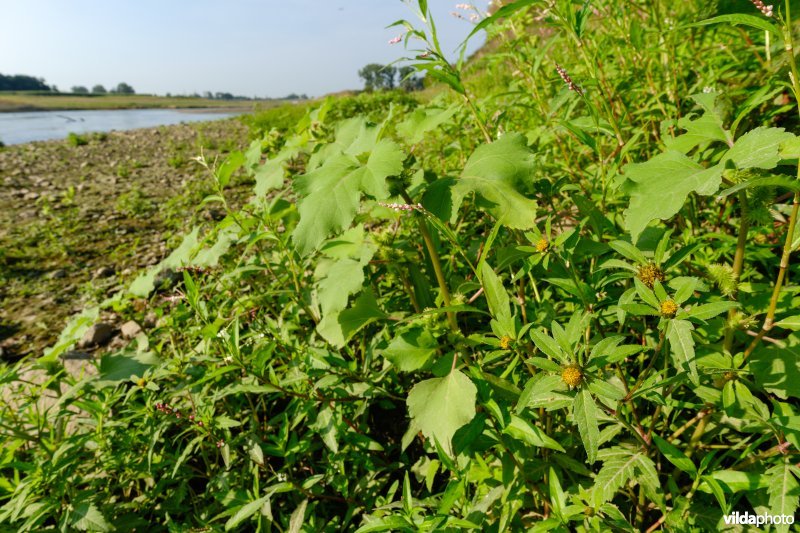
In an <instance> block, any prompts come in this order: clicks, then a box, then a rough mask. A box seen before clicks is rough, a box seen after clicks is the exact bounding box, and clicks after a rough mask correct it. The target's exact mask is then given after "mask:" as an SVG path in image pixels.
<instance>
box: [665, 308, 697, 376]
mask: <svg viewBox="0 0 800 533" xmlns="http://www.w3.org/2000/svg"><path fill="white" fill-rule="evenodd" d="M693 330H694V326H693V325H692V323H691V322H688V321H686V320H670V322H669V325H668V326H667V339H668V340H669V345H670V352H671V353H672V359H673V361H674V363H675V368H677V369H678V370H679V371H682V372H688V374H689V379H691V381H692V383H694V384H695V385H699V384H700V376H699V375H698V374H697V363H696V361H695V358H694V339H693V338H692V331H693Z"/></svg>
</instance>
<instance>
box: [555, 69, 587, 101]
mask: <svg viewBox="0 0 800 533" xmlns="http://www.w3.org/2000/svg"><path fill="white" fill-rule="evenodd" d="M556 72H558V75H559V76H561V79H562V80H564V83H566V84H567V87H568V88H569V90H570V91H575V92H576V93H578V94H580V95H583V89H581V88H580V87H578V86H577V85H575V82H573V81H572V78H570V76H569V74H568V73H567V71H566V70H565V69H564V68H563V67H562V66H561V65H559V64H558V63H556Z"/></svg>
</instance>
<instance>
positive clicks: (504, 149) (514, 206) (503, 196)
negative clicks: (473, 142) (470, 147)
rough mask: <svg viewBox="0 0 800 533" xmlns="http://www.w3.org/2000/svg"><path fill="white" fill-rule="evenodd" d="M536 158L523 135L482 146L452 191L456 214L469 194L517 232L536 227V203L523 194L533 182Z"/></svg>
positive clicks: (500, 221)
mask: <svg viewBox="0 0 800 533" xmlns="http://www.w3.org/2000/svg"><path fill="white" fill-rule="evenodd" d="M533 171H534V155H533V153H532V152H531V151H530V150H529V149H528V146H527V140H526V138H525V136H524V135H521V134H518V133H512V134H507V135H504V136H503V137H501V138H500V139H499V140H497V141H495V142H493V143H491V144H484V145H482V146H479V147H478V148H477V149H476V150H475V152H473V153H472V155H471V156H470V158H469V160H468V161H467V164H466V166H465V167H464V171H463V172H462V173H461V177H459V178H458V180H457V181H456V184H455V186H454V187H453V189H452V192H453V206H454V210H453V215H455V214H456V211H457V210H458V207H459V206H460V205H461V202H462V199H463V198H464V196H466V195H467V194H469V193H473V192H474V193H475V194H476V195H478V196H479V198H480V200H481V202H479V205H480V206H483V207H486V209H487V210H488V211H489V213H491V214H492V216H494V217H495V218H496V219H497V221H498V222H499V223H500V224H503V225H505V226H508V227H510V228H514V229H531V228H533V227H535V225H536V221H535V219H536V207H537V206H536V201H535V200H532V199H530V198H528V197H526V196H525V195H524V194H522V192H521V189H522V188H523V187H524V186H525V185H528V184H530V183H531V182H532V180H531V177H532V175H533Z"/></svg>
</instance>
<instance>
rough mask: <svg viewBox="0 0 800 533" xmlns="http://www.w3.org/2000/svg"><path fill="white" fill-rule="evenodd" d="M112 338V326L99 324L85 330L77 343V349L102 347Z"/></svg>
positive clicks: (103, 323)
mask: <svg viewBox="0 0 800 533" xmlns="http://www.w3.org/2000/svg"><path fill="white" fill-rule="evenodd" d="M112 337H114V326H112V325H111V324H106V323H105V322H99V323H97V324H95V325H94V326H92V327H90V328H89V329H88V330H86V333H84V335H83V338H82V339H81V340H80V342H78V348H88V347H91V346H102V345H103V344H106V343H107V342H108V341H110V340H111V338H112Z"/></svg>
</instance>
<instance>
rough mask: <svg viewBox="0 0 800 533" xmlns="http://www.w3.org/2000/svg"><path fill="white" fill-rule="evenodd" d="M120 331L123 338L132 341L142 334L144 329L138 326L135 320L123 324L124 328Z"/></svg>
mask: <svg viewBox="0 0 800 533" xmlns="http://www.w3.org/2000/svg"><path fill="white" fill-rule="evenodd" d="M119 330H120V332H121V333H122V336H123V337H125V338H126V339H132V338H134V337H135V336H137V335H138V334H139V333H141V332H142V327H141V326H140V325H139V324H137V323H136V321H135V320H129V321H127V322H125V323H124V324H122V327H121V328H119Z"/></svg>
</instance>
